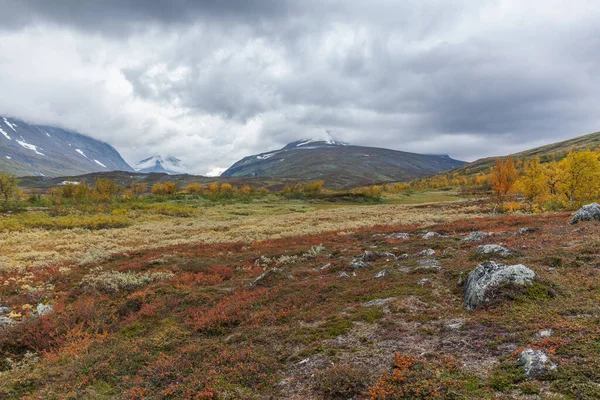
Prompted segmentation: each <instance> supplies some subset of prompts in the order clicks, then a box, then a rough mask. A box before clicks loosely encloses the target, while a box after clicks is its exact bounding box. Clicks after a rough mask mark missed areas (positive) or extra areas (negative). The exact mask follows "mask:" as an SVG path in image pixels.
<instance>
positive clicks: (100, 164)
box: [86, 157, 106, 168]
mask: <svg viewBox="0 0 600 400" xmlns="http://www.w3.org/2000/svg"><path fill="white" fill-rule="evenodd" d="M86 158H87V157H86ZM94 162H95V163H96V164H98V165H99V166H101V167H103V168H106V165H104V164H102V163H101V162H100V161H98V160H94Z"/></svg>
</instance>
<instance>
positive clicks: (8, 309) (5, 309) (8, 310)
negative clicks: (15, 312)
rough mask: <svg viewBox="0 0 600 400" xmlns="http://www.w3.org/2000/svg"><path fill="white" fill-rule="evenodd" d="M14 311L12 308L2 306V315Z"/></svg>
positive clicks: (0, 308) (0, 312)
mask: <svg viewBox="0 0 600 400" xmlns="http://www.w3.org/2000/svg"><path fill="white" fill-rule="evenodd" d="M11 311H12V308H10V307H6V306H0V314H8V313H10V312H11Z"/></svg>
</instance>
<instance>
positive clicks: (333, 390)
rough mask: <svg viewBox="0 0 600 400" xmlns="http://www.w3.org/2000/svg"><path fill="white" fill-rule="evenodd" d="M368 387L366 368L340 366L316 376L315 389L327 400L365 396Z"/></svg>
mask: <svg viewBox="0 0 600 400" xmlns="http://www.w3.org/2000/svg"><path fill="white" fill-rule="evenodd" d="M368 386H369V371H368V370H367V369H366V368H365V367H360V366H352V365H347V364H338V365H334V366H333V367H331V368H327V369H326V370H323V371H320V372H318V373H317V374H316V375H315V384H314V388H315V390H316V391H317V392H319V393H320V394H322V395H323V396H324V397H325V398H327V399H350V398H353V397H356V396H359V395H361V394H363V393H364V392H365V390H366V389H367V387H368Z"/></svg>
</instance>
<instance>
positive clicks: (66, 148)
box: [0, 116, 133, 176]
mask: <svg viewBox="0 0 600 400" xmlns="http://www.w3.org/2000/svg"><path fill="white" fill-rule="evenodd" d="M0 170H6V171H9V172H11V173H13V174H15V175H19V176H26V175H41V176H65V175H79V174H86V173H91V172H102V171H115V170H121V171H133V169H132V168H131V167H130V166H129V165H128V164H127V163H126V162H125V160H123V158H122V157H121V155H120V154H119V152H117V150H115V149H114V148H113V147H112V146H110V145H109V144H107V143H104V142H101V141H99V140H96V139H92V138H91V137H89V136H85V135H82V134H79V133H76V132H72V131H68V130H66V129H62V128H57V127H53V126H45V125H33V124H29V123H27V122H25V121H22V120H19V119H15V118H8V117H2V116H0Z"/></svg>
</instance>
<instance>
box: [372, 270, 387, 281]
mask: <svg viewBox="0 0 600 400" xmlns="http://www.w3.org/2000/svg"><path fill="white" fill-rule="evenodd" d="M387 274H388V272H387V270H385V269H384V270H383V271H379V272H378V273H377V274H376V275H375V279H379V278H383V277H384V276H386V275H387Z"/></svg>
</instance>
